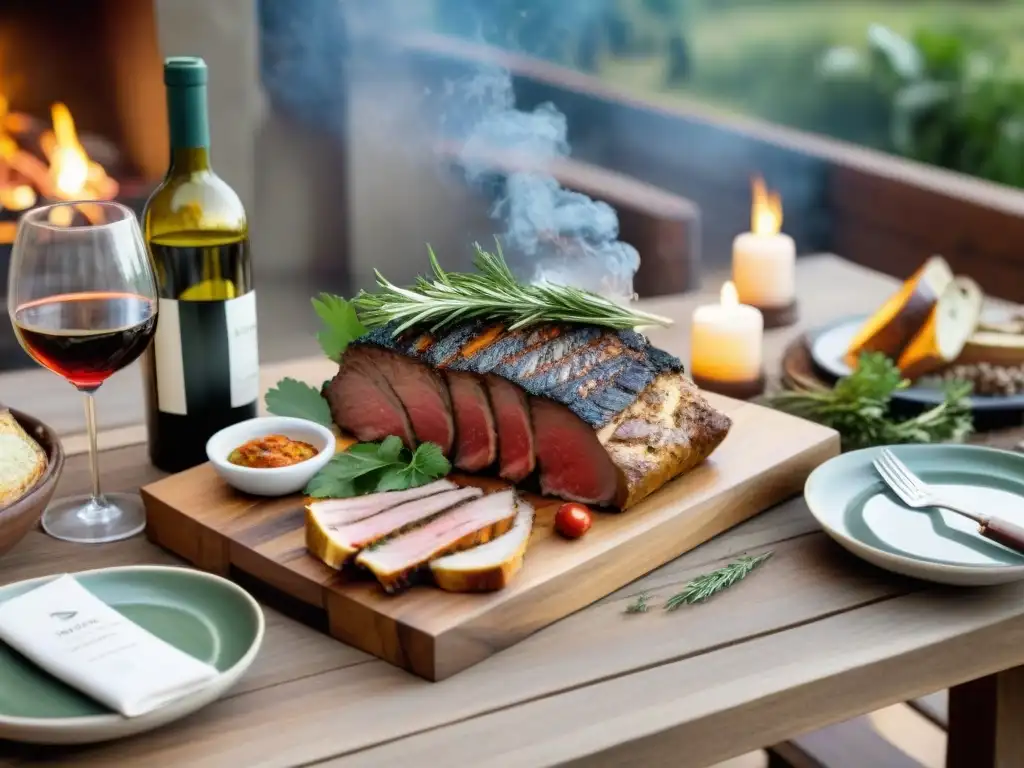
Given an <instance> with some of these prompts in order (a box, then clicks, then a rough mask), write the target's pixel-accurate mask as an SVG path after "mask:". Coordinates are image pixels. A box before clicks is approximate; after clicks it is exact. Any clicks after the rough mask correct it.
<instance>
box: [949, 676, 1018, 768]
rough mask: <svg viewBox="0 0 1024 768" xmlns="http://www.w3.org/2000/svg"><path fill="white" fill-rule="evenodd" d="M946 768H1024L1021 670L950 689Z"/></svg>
mask: <svg viewBox="0 0 1024 768" xmlns="http://www.w3.org/2000/svg"><path fill="white" fill-rule="evenodd" d="M946 768H1024V667H1014V668H1013V669H1008V670H1006V671H1005V672H1000V673H998V674H995V675H989V676H988V677H983V678H980V679H978V680H972V681H970V682H969V683H964V684H963V685H958V686H956V687H955V688H951V689H950V691H949V741H948V744H947V747H946Z"/></svg>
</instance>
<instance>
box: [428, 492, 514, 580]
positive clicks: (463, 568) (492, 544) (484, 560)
mask: <svg viewBox="0 0 1024 768" xmlns="http://www.w3.org/2000/svg"><path fill="white" fill-rule="evenodd" d="M533 519H534V511H533V507H532V506H531V505H530V504H528V503H526V502H525V501H523V500H522V499H519V500H518V501H517V502H516V519H515V521H514V522H513V523H512V530H510V531H508V532H507V533H503V534H502V535H501V536H499V537H498V538H496V539H492V540H491V541H489V542H487V543H486V544H481V545H480V546H478V547H473V548H472V549H467V550H464V551H462V552H456V553H455V554H454V555H447V556H445V557H441V558H438V559H437V560H434V561H433V562H432V563H431V564H430V573H431V575H432V576H433V577H434V583H435V584H437V586H439V587H440V588H441V589H443V590H445V591H447V592H493V591H496V590H499V589H504V588H505V587H507V586H508V584H509V582H510V581H512V578H513V577H514V576H515V575H516V574H517V573H519V569H520V568H522V567H523V558H524V557H525V555H526V546H527V544H528V543H529V541H530V534H531V533H533Z"/></svg>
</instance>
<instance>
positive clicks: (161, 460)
mask: <svg viewBox="0 0 1024 768" xmlns="http://www.w3.org/2000/svg"><path fill="white" fill-rule="evenodd" d="M206 80H207V70H206V63H205V62H204V61H203V60H202V59H199V58H194V57H172V58H169V59H167V60H166V61H165V62H164V84H165V86H166V87H167V113H168V119H169V121H170V138H171V158H170V167H169V168H168V170H167V175H166V176H165V177H164V180H163V182H162V183H161V184H160V186H159V187H157V189H156V190H155V191H154V192H153V194H152V195H151V196H150V198H149V200H148V201H147V203H146V207H145V210H144V212H143V231H144V235H145V239H146V244H147V246H148V247H149V251H150V254H151V255H152V258H153V262H154V266H155V269H156V274H157V281H158V283H159V288H160V313H159V320H158V322H157V331H156V336H155V338H154V340H153V344H152V346H151V347H150V349H149V350H148V352H147V355H146V360H145V371H146V379H147V385H146V394H147V403H146V407H147V423H148V426H149V455H150V460H151V461H152V462H153V464H154V465H156V466H157V467H159V468H160V469H163V470H165V471H167V472H178V471H181V470H183V469H187V468H189V467H192V466H195V465H196V464H199V463H201V462H204V461H206V441H207V440H208V439H209V438H210V436H211V435H212V434H213V433H214V432H216V431H217V430H219V429H221V428H223V427H226V426H228V425H230V424H234V423H237V422H239V421H243V420H245V419H249V418H252V417H254V416H255V415H256V404H257V400H258V398H259V353H258V349H257V336H256V293H255V291H254V290H253V285H252V269H251V264H250V257H249V231H248V224H247V221H246V215H245V209H244V208H243V207H242V203H241V201H240V200H239V199H238V195H237V194H235V191H234V190H233V189H231V187H230V186H228V184H227V183H226V182H224V180H223V179H221V178H220V177H219V176H217V175H216V174H215V173H214V172H213V169H212V168H211V167H210V130H209V121H208V119H207V109H206Z"/></svg>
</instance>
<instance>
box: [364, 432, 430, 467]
mask: <svg viewBox="0 0 1024 768" xmlns="http://www.w3.org/2000/svg"><path fill="white" fill-rule="evenodd" d="M431 445H433V444H432V443H431ZM404 447H405V446H404V445H403V444H402V439H401V438H399V437H396V436H395V435H388V436H387V437H385V438H384V441H383V442H382V443H381V444H380V448H378V449H377V455H378V456H380V457H381V458H382V459H387V460H388V461H398V460H399V457H400V456H401V455H402V449H403V448H404Z"/></svg>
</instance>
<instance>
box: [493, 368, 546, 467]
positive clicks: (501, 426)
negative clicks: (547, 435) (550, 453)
mask: <svg viewBox="0 0 1024 768" xmlns="http://www.w3.org/2000/svg"><path fill="white" fill-rule="evenodd" d="M485 381H486V382H487V392H488V394H489V395H490V399H491V410H492V411H493V413H494V421H495V423H496V425H497V427H498V457H499V464H500V467H501V470H500V474H501V476H502V477H503V478H505V479H506V480H509V481H511V482H513V483H518V482H519V481H520V480H522V479H523V478H525V477H526V476H527V475H529V474H530V473H531V472H533V468H534V466H535V465H536V456H535V454H534V446H533V424H531V423H530V405H529V402H528V400H527V398H526V393H525V392H524V391H523V390H522V389H520V388H519V387H517V386H516V385H515V384H512V383H511V382H509V381H506V380H505V379H503V378H501V377H500V376H493V375H489V376H487V377H486V379H485Z"/></svg>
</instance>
